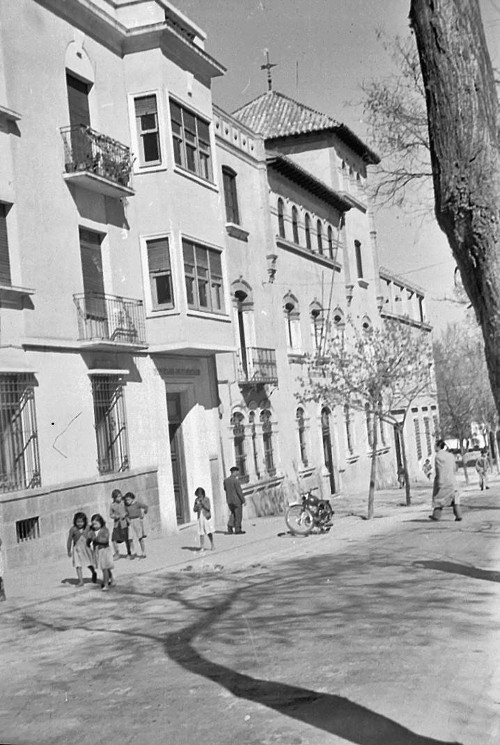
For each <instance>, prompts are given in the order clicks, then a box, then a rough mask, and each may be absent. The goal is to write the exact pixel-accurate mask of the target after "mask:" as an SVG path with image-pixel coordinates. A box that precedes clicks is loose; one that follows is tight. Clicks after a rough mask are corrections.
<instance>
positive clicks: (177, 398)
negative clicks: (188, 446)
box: [167, 393, 190, 525]
mask: <svg viewBox="0 0 500 745" xmlns="http://www.w3.org/2000/svg"><path fill="white" fill-rule="evenodd" d="M167 411H168V432H169V437H170V459H171V461H172V479H173V485H174V498H175V515H176V519H177V523H178V525H182V524H183V523H187V522H189V519H190V515H189V500H188V493H187V484H186V465H185V460H184V441H183V436H182V418H183V417H182V401H181V394H180V393H167Z"/></svg>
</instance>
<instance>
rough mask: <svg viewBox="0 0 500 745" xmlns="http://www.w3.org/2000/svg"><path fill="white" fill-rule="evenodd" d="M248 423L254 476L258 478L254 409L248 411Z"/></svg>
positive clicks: (257, 449) (257, 450)
mask: <svg viewBox="0 0 500 745" xmlns="http://www.w3.org/2000/svg"><path fill="white" fill-rule="evenodd" d="M248 423H249V425H250V439H251V441H252V457H253V468H254V471H255V476H256V478H258V479H260V467H259V448H258V445H257V425H256V422H255V411H251V412H250V413H249V415H248Z"/></svg>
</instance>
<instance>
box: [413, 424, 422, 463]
mask: <svg viewBox="0 0 500 745" xmlns="http://www.w3.org/2000/svg"><path fill="white" fill-rule="evenodd" d="M413 426H414V427H415V444H416V446H417V459H418V460H420V459H421V457H422V439H421V437H420V422H419V421H418V419H414V420H413Z"/></svg>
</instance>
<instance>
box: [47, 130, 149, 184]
mask: <svg viewBox="0 0 500 745" xmlns="http://www.w3.org/2000/svg"><path fill="white" fill-rule="evenodd" d="M61 135H62V138H63V142H64V167H65V171H66V173H65V175H64V178H65V180H66V181H68V182H69V183H73V184H78V185H79V186H82V187H83V188H85V189H89V190H90V191H96V192H98V193H100V194H104V195H105V196H108V197H116V198H120V197H124V196H131V195H133V194H134V191H133V189H132V188H131V186H130V176H131V172H132V162H133V159H132V156H131V154H130V149H129V148H128V147H126V146H125V145H122V144H121V142H117V141H116V140H113V139H112V138H111V137H108V136H107V135H103V134H100V132H96V131H95V130H93V129H91V128H90V127H87V126H85V125H83V124H79V125H76V126H71V127H62V128H61Z"/></svg>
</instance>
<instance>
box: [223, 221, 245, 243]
mask: <svg viewBox="0 0 500 745" xmlns="http://www.w3.org/2000/svg"><path fill="white" fill-rule="evenodd" d="M226 233H227V234H228V235H230V236H231V237H232V238H237V239H238V240H240V241H245V243H246V242H247V241H248V236H249V235H250V233H249V232H248V230H244V229H243V228H242V227H240V226H239V225H236V223H234V222H227V223H226Z"/></svg>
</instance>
